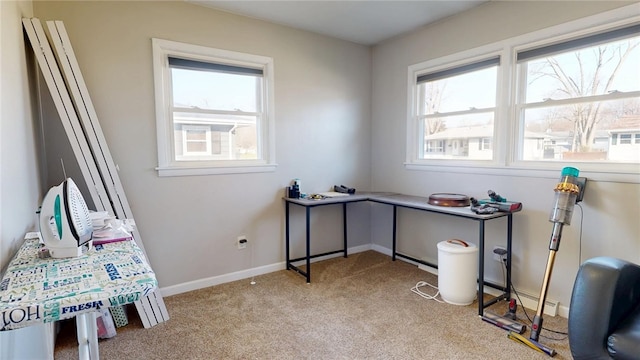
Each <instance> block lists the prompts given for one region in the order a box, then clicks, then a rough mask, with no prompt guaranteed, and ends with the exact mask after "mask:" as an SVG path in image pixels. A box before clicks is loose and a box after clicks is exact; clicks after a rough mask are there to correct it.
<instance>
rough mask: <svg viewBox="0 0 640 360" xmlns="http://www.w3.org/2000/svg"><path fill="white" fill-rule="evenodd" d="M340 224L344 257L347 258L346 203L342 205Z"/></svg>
mask: <svg viewBox="0 0 640 360" xmlns="http://www.w3.org/2000/svg"><path fill="white" fill-rule="evenodd" d="M342 224H343V225H342V241H343V249H344V257H347V203H342Z"/></svg>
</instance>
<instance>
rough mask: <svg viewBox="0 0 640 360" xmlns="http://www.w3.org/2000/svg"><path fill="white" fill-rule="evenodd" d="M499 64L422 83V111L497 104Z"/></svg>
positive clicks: (445, 110) (441, 111) (465, 108)
mask: <svg viewBox="0 0 640 360" xmlns="http://www.w3.org/2000/svg"><path fill="white" fill-rule="evenodd" d="M497 71H498V67H497V66H492V67H489V68H485V69H482V70H477V71H473V72H468V73H464V74H460V75H457V76H452V77H448V78H445V79H440V80H434V81H428V82H423V83H420V84H419V85H418V94H420V95H419V98H420V100H419V101H420V103H419V104H418V109H419V110H418V114H419V115H428V114H436V113H447V112H452V111H463V110H469V109H472V108H476V109H485V108H492V107H495V105H496V83H497Z"/></svg>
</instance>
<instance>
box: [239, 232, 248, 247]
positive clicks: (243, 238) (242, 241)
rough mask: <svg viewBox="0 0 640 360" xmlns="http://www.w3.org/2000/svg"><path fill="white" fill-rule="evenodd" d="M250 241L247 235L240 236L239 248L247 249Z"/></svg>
mask: <svg viewBox="0 0 640 360" xmlns="http://www.w3.org/2000/svg"><path fill="white" fill-rule="evenodd" d="M248 243H249V241H248V240H247V237H246V236H244V235H240V236H238V242H237V245H238V250H242V249H246V248H247V244H248Z"/></svg>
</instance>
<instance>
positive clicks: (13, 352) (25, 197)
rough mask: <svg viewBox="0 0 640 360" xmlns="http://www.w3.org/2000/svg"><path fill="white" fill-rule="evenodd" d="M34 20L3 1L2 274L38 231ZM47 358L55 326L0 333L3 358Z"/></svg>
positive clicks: (26, 5)
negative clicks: (29, 29)
mask: <svg viewBox="0 0 640 360" xmlns="http://www.w3.org/2000/svg"><path fill="white" fill-rule="evenodd" d="M30 16H33V7H32V4H31V1H0V204H1V206H0V272H1V271H2V270H4V268H5V267H6V266H7V265H8V263H9V261H10V259H11V257H12V256H13V254H15V252H16V250H18V248H19V247H20V245H22V242H23V238H24V235H25V233H26V232H28V231H33V230H37V216H36V210H37V209H38V206H39V204H40V198H41V191H40V181H39V179H40V177H41V173H42V172H41V171H39V170H38V169H39V166H38V154H39V149H40V145H39V143H40V141H39V133H40V131H39V127H38V125H37V116H36V114H37V112H36V111H35V110H34V106H35V101H34V99H35V86H33V84H32V83H30V80H33V79H35V75H34V73H33V70H34V69H35V68H34V67H33V65H34V61H33V56H32V54H31V48H30V47H29V44H28V43H25V41H24V36H23V32H22V24H21V20H22V17H30ZM46 358H53V326H51V325H50V324H48V325H37V326H29V327H26V328H23V329H19V330H13V331H2V332H0V359H46Z"/></svg>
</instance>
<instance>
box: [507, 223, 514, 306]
mask: <svg viewBox="0 0 640 360" xmlns="http://www.w3.org/2000/svg"><path fill="white" fill-rule="evenodd" d="M512 227H513V214H511V213H509V215H507V271H506V272H507V283H506V290H505V300H507V301H509V300H510V299H511V250H512V249H511V244H512V240H513V237H512V235H513V232H512V230H513V228H512Z"/></svg>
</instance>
